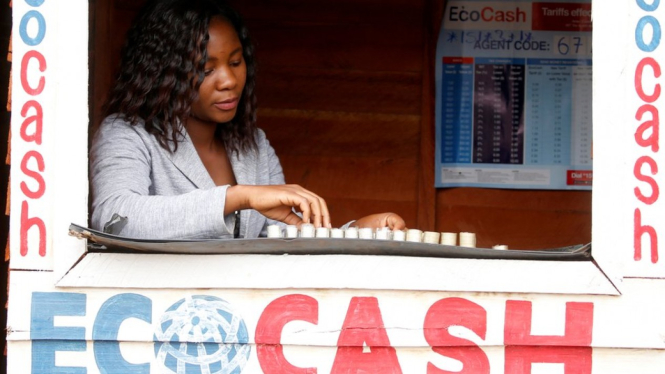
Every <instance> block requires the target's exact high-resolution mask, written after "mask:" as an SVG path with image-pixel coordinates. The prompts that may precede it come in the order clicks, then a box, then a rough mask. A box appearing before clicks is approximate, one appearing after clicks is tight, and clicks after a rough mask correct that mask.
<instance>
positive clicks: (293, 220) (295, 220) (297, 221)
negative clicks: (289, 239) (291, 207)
mask: <svg viewBox="0 0 665 374" xmlns="http://www.w3.org/2000/svg"><path fill="white" fill-rule="evenodd" d="M282 222H284V223H286V224H287V225H296V226H300V225H301V224H302V223H303V220H302V218H300V216H298V215H297V214H295V213H293V212H289V214H288V215H287V216H286V217H284V219H283V220H282Z"/></svg>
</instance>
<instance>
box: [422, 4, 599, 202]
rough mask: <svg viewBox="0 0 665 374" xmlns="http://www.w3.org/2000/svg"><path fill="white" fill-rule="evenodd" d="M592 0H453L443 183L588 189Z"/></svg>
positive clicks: (439, 132) (444, 31)
mask: <svg viewBox="0 0 665 374" xmlns="http://www.w3.org/2000/svg"><path fill="white" fill-rule="evenodd" d="M592 40H593V38H592V22H591V3H590V1H589V0H560V1H555V2H538V1H528V0H520V1H491V0H490V1H487V0H463V1H462V0H449V1H448V2H447V5H446V14H445V15H444V21H443V23H442V28H441V30H440V32H439V39H438V43H437V52H436V57H437V60H436V65H435V66H436V86H435V87H436V101H435V106H436V107H435V111H436V116H435V117H436V160H435V161H436V170H435V174H436V182H435V184H436V187H489V188H518V189H587V190H588V189H591V187H592V179H593V162H592V142H593V131H592V122H593V119H592V100H593V98H592V76H593V74H592V69H593V66H592V65H593V64H592Z"/></svg>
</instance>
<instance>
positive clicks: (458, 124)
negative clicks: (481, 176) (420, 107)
mask: <svg viewBox="0 0 665 374" xmlns="http://www.w3.org/2000/svg"><path fill="white" fill-rule="evenodd" d="M473 68H474V66H473V58H446V59H444V69H443V74H444V76H445V79H444V87H443V110H444V113H443V121H442V122H443V153H442V161H443V162H445V163H470V162H471V151H472V142H473V122H472V111H473V102H474V101H473V92H474V87H473Z"/></svg>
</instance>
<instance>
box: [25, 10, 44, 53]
mask: <svg viewBox="0 0 665 374" xmlns="http://www.w3.org/2000/svg"><path fill="white" fill-rule="evenodd" d="M31 19H34V20H35V21H37V35H35V37H31V36H30V35H28V22H30V20H31ZM18 33H19V35H21V40H23V43H25V44H27V45H29V46H36V45H39V43H41V42H42V40H44V35H46V20H45V19H44V16H43V15H42V14H41V13H39V12H38V11H36V10H31V11H29V12H27V13H25V14H24V15H23V18H21V23H20V25H19V28H18Z"/></svg>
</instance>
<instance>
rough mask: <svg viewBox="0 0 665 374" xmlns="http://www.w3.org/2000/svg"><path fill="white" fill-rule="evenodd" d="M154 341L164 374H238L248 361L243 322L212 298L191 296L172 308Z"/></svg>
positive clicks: (248, 349) (246, 340)
mask: <svg viewBox="0 0 665 374" xmlns="http://www.w3.org/2000/svg"><path fill="white" fill-rule="evenodd" d="M154 340H155V356H156V357H157V361H158V362H159V363H161V364H162V365H163V367H164V369H165V370H168V371H166V372H172V373H176V374H240V373H241V372H242V369H243V368H244V367H245V364H246V363H247V360H248V359H249V352H250V346H249V344H247V343H248V342H249V336H248V334H247V326H246V325H245V322H244V321H243V320H242V317H240V316H239V315H238V314H237V313H235V312H234V311H233V308H232V307H231V304H229V303H228V302H226V301H225V300H222V299H220V298H217V297H214V296H202V295H197V296H190V297H187V298H184V299H182V300H180V301H178V302H177V303H175V304H173V305H171V307H169V308H168V309H167V310H166V312H165V313H164V314H163V315H162V317H161V319H160V321H159V325H158V327H157V331H156V332H155V339H154Z"/></svg>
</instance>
